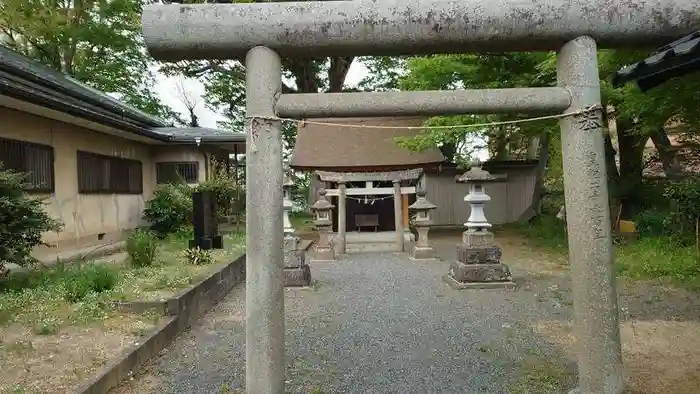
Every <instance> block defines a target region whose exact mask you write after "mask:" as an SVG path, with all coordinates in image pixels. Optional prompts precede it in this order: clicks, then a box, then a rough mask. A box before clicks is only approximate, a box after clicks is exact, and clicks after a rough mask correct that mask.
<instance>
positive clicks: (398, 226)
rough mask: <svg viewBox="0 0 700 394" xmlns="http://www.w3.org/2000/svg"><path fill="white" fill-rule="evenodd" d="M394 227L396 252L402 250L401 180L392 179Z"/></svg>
mask: <svg viewBox="0 0 700 394" xmlns="http://www.w3.org/2000/svg"><path fill="white" fill-rule="evenodd" d="M393 184H394V228H395V231H396V246H395V251H396V252H399V253H401V252H403V251H404V245H403V243H404V234H403V201H402V200H401V182H400V181H394V182H393Z"/></svg>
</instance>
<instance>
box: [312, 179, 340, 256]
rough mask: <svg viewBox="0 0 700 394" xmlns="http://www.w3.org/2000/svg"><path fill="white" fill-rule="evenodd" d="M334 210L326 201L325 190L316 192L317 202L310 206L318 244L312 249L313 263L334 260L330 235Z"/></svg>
mask: <svg viewBox="0 0 700 394" xmlns="http://www.w3.org/2000/svg"><path fill="white" fill-rule="evenodd" d="M333 208H335V207H334V206H333V204H331V203H330V202H328V200H327V199H326V189H320V190H319V191H318V200H316V202H315V203H314V205H312V206H311V209H312V210H313V211H314V213H315V215H316V218H315V220H314V224H315V225H316V228H317V229H318V234H319V238H318V243H317V244H316V247H315V249H314V257H313V260H314V261H333V260H335V251H334V250H333V245H331V240H330V234H331V230H332V227H333V221H332V220H331V211H332V210H333Z"/></svg>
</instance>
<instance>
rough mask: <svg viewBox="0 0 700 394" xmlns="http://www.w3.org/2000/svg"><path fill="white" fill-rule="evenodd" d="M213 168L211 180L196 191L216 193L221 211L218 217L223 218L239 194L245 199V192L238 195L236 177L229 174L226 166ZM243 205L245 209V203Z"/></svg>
mask: <svg viewBox="0 0 700 394" xmlns="http://www.w3.org/2000/svg"><path fill="white" fill-rule="evenodd" d="M211 168H212V170H211V172H210V174H209V179H207V180H206V181H204V182H201V183H200V184H199V185H198V186H197V189H196V190H197V191H203V192H211V193H214V195H215V196H216V204H217V208H218V211H219V212H218V216H219V217H220V218H222V217H224V216H225V215H226V213H227V210H228V209H230V207H231V203H232V202H233V200H234V199H235V198H236V197H237V194H240V196H239V198H245V197H244V195H245V192H241V193H236V191H237V188H236V179H235V176H234V174H233V173H229V172H227V171H226V167H225V166H224V165H222V164H220V163H214V164H213V165H212V166H211ZM243 204H244V205H243V207H245V203H243Z"/></svg>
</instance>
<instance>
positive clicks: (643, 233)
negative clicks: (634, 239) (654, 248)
mask: <svg viewBox="0 0 700 394" xmlns="http://www.w3.org/2000/svg"><path fill="white" fill-rule="evenodd" d="M634 221H635V226H636V227H637V232H638V233H639V236H640V237H642V238H647V237H659V236H667V237H668V236H671V235H673V234H674V232H675V228H674V227H673V222H672V220H671V217H670V216H669V213H668V212H662V211H658V210H652V209H650V210H646V211H642V212H640V213H639V214H637V216H635V218H634Z"/></svg>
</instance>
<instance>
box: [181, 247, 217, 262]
mask: <svg viewBox="0 0 700 394" xmlns="http://www.w3.org/2000/svg"><path fill="white" fill-rule="evenodd" d="M185 258H186V259H187V263H188V264H193V265H205V264H211V263H212V262H214V255H213V254H212V253H211V250H204V249H201V248H199V247H196V248H190V249H185Z"/></svg>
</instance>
